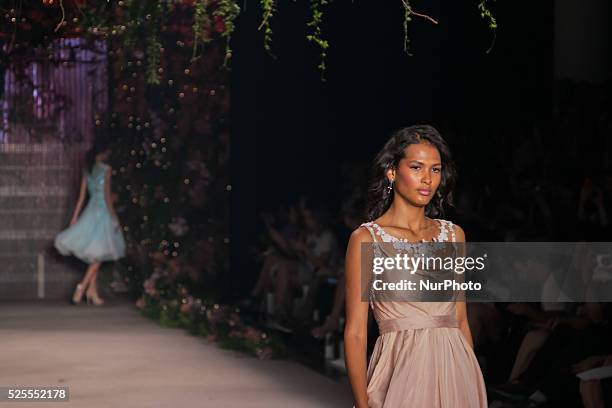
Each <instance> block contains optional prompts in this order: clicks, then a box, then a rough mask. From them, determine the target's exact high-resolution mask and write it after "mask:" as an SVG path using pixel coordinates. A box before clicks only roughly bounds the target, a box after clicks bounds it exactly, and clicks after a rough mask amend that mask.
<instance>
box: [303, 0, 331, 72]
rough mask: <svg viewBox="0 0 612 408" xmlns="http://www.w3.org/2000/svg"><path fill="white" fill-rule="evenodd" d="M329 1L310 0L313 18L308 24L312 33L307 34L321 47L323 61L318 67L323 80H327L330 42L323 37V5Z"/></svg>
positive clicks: (311, 40)
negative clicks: (326, 70)
mask: <svg viewBox="0 0 612 408" xmlns="http://www.w3.org/2000/svg"><path fill="white" fill-rule="evenodd" d="M328 3H329V1H328V0H310V11H311V13H312V15H311V20H310V21H309V22H308V23H307V24H306V25H307V27H308V28H309V29H310V34H308V35H307V36H306V38H307V39H308V41H310V42H312V43H314V44H315V45H316V46H318V47H319V48H320V49H321V54H320V56H321V61H320V62H319V65H318V66H317V68H318V69H319V70H320V71H321V80H322V81H325V76H324V74H325V69H326V65H325V60H326V58H327V49H328V48H329V42H328V41H327V40H325V39H323V36H322V33H323V30H322V29H321V23H322V21H323V7H324V6H326V5H327V4H328Z"/></svg>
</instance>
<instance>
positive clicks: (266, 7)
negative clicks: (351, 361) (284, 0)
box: [257, 0, 276, 58]
mask: <svg viewBox="0 0 612 408" xmlns="http://www.w3.org/2000/svg"><path fill="white" fill-rule="evenodd" d="M261 10H262V11H263V18H262V20H261V24H260V25H259V27H257V30H258V31H261V30H262V29H263V42H264V49H265V50H266V51H267V52H268V54H270V56H272V57H273V58H275V57H274V54H273V53H272V27H271V26H270V19H271V18H272V16H273V15H274V13H275V12H276V5H275V1H274V0H261Z"/></svg>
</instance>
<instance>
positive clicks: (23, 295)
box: [0, 143, 84, 301]
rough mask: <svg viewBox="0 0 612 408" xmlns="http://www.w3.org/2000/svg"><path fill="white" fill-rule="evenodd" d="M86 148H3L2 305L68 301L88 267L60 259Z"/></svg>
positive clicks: (47, 145)
mask: <svg viewBox="0 0 612 408" xmlns="http://www.w3.org/2000/svg"><path fill="white" fill-rule="evenodd" d="M83 148H84V146H83V145H80V144H79V145H72V146H64V145H62V144H57V143H27V144H0V301H3V300H15V299H60V298H61V299H64V298H68V297H69V295H70V293H71V292H72V290H73V289H74V285H75V283H76V282H77V280H78V279H80V277H81V276H82V274H83V271H84V265H83V264H80V263H78V262H74V261H73V260H70V259H67V258H64V257H61V256H59V255H58V254H57V253H56V251H55V249H54V248H53V239H54V237H55V235H57V233H59V232H60V231H61V230H62V229H64V228H66V227H67V225H68V221H69V219H70V217H71V215H72V211H73V209H74V205H75V203H76V194H77V193H78V191H77V188H78V185H79V184H78V183H79V180H78V174H79V171H78V169H76V170H75V168H76V166H75V163H76V162H77V160H75V158H77V157H79V156H80V153H81V152H82V151H83Z"/></svg>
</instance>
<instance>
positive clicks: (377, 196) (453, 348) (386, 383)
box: [344, 125, 487, 408]
mask: <svg viewBox="0 0 612 408" xmlns="http://www.w3.org/2000/svg"><path fill="white" fill-rule="evenodd" d="M374 172H375V174H374V180H373V183H372V185H371V188H370V192H369V193H370V200H369V201H370V203H369V209H368V217H369V219H370V220H371V221H370V222H367V223H365V224H362V225H361V226H360V227H359V228H357V229H356V230H355V231H354V232H353V233H352V234H351V238H350V240H349V244H348V249H347V254H346V263H345V265H346V271H345V275H346V301H345V304H346V326H345V330H344V340H345V359H346V366H347V369H348V375H349V380H350V384H351V388H352V391H353V396H354V400H355V407H356V408H408V407H410V408H485V407H487V395H486V388H485V384H484V380H483V377H482V373H481V370H480V366H479V364H478V361H477V359H476V356H475V355H474V352H473V342H472V336H471V333H470V328H469V325H468V320H467V315H466V305H465V302H464V301H439V302H420V301H417V302H412V301H374V300H372V297H371V292H370V302H367V301H365V300H362V276H361V262H362V261H361V250H362V243H371V242H382V243H385V242H391V243H394V244H393V245H392V246H393V247H396V245H397V243H398V242H399V243H400V244H402V243H404V244H410V243H423V242H464V241H465V235H464V232H463V230H462V229H461V228H460V227H459V226H458V225H454V224H453V223H452V222H450V221H447V220H443V219H438V218H430V217H436V216H439V214H441V212H442V210H443V206H444V205H445V204H447V203H448V202H450V201H451V190H452V184H453V181H454V178H455V170H454V166H453V162H452V159H451V155H450V152H449V149H448V147H447V144H446V142H445V141H444V140H443V139H442V137H441V136H440V134H439V133H438V132H437V130H436V129H434V128H433V127H431V126H426V125H423V126H411V127H408V128H405V129H401V130H399V131H397V132H396V133H395V134H394V135H393V136H392V137H391V139H390V140H389V141H388V142H387V143H386V144H385V146H384V147H383V149H382V150H381V152H380V153H379V154H378V156H377V158H376V161H375V167H374ZM453 245H454V244H453ZM379 246H383V245H379ZM370 271H371V270H370ZM451 273H452V272H451ZM369 305H371V307H372V311H373V314H374V317H375V319H376V322H377V323H378V328H379V333H380V335H379V337H378V338H377V340H376V344H375V346H374V350H373V352H372V356H371V358H370V361H369V363H368V364H367V366H366V350H367V321H368V308H369Z"/></svg>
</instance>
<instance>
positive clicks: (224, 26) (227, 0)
mask: <svg viewBox="0 0 612 408" xmlns="http://www.w3.org/2000/svg"><path fill="white" fill-rule="evenodd" d="M238 14H240V6H238V3H237V2H236V1H235V0H219V2H218V3H217V8H216V9H215V10H214V11H213V12H212V15H213V24H214V27H215V30H216V31H217V33H219V34H220V35H221V36H222V37H225V39H226V47H225V60H224V63H223V65H224V66H227V63H228V62H229V60H230V59H231V58H232V48H231V43H230V42H231V39H232V34H233V33H234V30H235V29H236V24H235V20H236V17H238Z"/></svg>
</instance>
